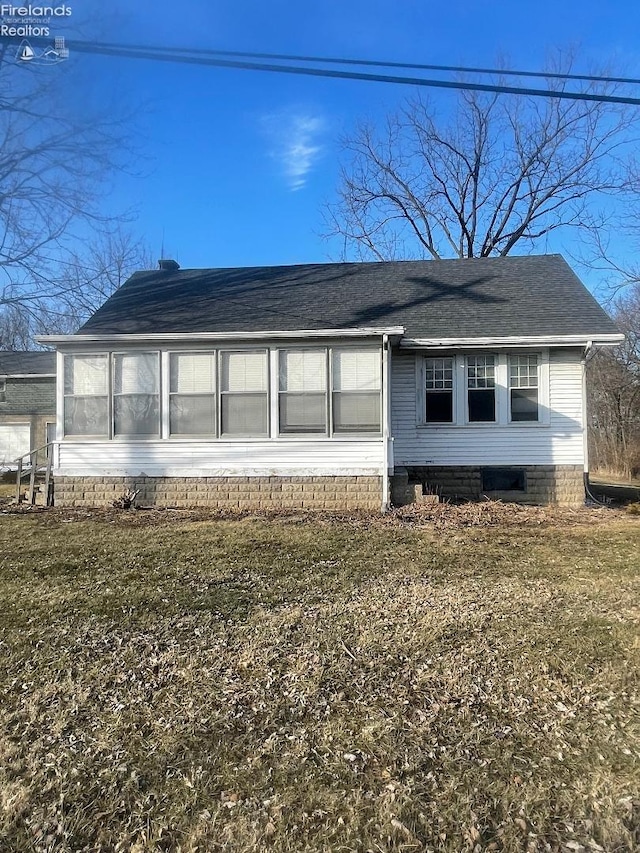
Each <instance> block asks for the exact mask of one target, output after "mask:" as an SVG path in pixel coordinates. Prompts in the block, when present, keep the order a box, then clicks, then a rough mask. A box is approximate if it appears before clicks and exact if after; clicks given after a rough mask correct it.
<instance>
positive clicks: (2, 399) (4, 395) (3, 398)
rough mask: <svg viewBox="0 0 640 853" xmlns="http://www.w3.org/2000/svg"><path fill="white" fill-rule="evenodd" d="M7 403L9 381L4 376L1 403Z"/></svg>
mask: <svg viewBox="0 0 640 853" xmlns="http://www.w3.org/2000/svg"><path fill="white" fill-rule="evenodd" d="M6 402H7V380H6V378H5V377H4V376H0V403H6Z"/></svg>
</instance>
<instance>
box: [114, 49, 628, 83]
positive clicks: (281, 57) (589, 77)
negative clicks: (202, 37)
mask: <svg viewBox="0 0 640 853" xmlns="http://www.w3.org/2000/svg"><path fill="white" fill-rule="evenodd" d="M100 44H101V45H102V46H103V47H112V48H119V47H126V48H129V49H132V50H144V51H147V50H150V51H162V52H163V53H171V54H194V55H201V56H221V57H224V56H229V57H247V58H249V59H272V60H278V61H291V62H321V63H324V64H327V65H360V66H363V67H370V68H371V67H373V68H405V69H414V70H416V71H445V72H448V73H451V72H454V73H460V74H493V75H498V76H500V75H504V76H511V77H544V78H547V79H550V80H582V81H586V82H592V83H627V84H629V85H638V84H640V78H634V77H609V76H603V75H596V74H563V73H560V72H556V71H513V70H512V69H509V68H475V67H473V66H465V65H429V64H425V63H416V62H392V61H389V62H387V61H383V60H376V59H344V58H342V59H341V58H338V57H328V56H304V55H300V54H292V53H255V52H252V51H248V50H213V49H204V48H184V47H167V46H163V47H158V46H154V45H147V44H127V45H120V44H117V43H115V42H101V43H100Z"/></svg>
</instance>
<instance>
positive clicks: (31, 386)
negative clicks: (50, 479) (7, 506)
mask: <svg viewBox="0 0 640 853" xmlns="http://www.w3.org/2000/svg"><path fill="white" fill-rule="evenodd" d="M55 423H56V354H55V353H54V352H8V351H0V469H1V468H7V467H11V466H12V463H13V462H15V460H16V459H17V458H18V456H22V455H23V454H24V453H28V452H29V451H30V450H35V449H37V448H38V447H42V446H44V445H45V444H46V443H47V442H48V441H52V440H53V439H54V438H55Z"/></svg>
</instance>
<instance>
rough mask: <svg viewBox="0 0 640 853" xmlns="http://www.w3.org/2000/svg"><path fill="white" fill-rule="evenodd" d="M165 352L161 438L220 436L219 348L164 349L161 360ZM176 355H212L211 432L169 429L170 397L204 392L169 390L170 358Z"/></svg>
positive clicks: (189, 438)
mask: <svg viewBox="0 0 640 853" xmlns="http://www.w3.org/2000/svg"><path fill="white" fill-rule="evenodd" d="M165 352H166V356H167V359H166V368H165V371H166V373H165V375H166V383H165V385H166V388H165V389H164V393H163V392H161V393H162V397H163V398H165V397H166V402H165V404H164V405H165V406H166V436H165V435H164V429H165V418H164V417H162V418H161V420H162V426H163V436H162V437H163V438H165V437H166V438H168V439H171V440H173V441H181V440H184V441H191V440H196V441H197V440H198V439H204V440H210V439H212V438H216V439H217V438H220V426H221V423H220V410H221V401H220V361H221V358H220V349H218V348H216V349H193V350H189V349H187V350H184V349H181V350H166V351H164V352H161V361H162V356H163V355H164V354H165ZM177 355H212V356H213V375H214V384H215V387H214V390H213V391H212V392H211V395H212V396H213V400H214V409H215V410H214V419H213V420H214V423H213V430H214V431H213V432H203V433H195V432H194V433H183V432H172V431H171V399H172V397H176V396H177V397H180V396H183V397H189V396H192V397H204V396H206V394H201V393H199V392H184V391H182V392H177V391H175V392H172V391H171V359H172V357H173V356H177Z"/></svg>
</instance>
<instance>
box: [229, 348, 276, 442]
mask: <svg viewBox="0 0 640 853" xmlns="http://www.w3.org/2000/svg"><path fill="white" fill-rule="evenodd" d="M220 361H221V364H220V408H221V434H222V435H223V436H235V435H237V436H243V435H245V436H249V435H254V436H266V435H268V434H269V372H268V364H267V353H266V350H244V351H237V352H226V351H222V352H221V353H220Z"/></svg>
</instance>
